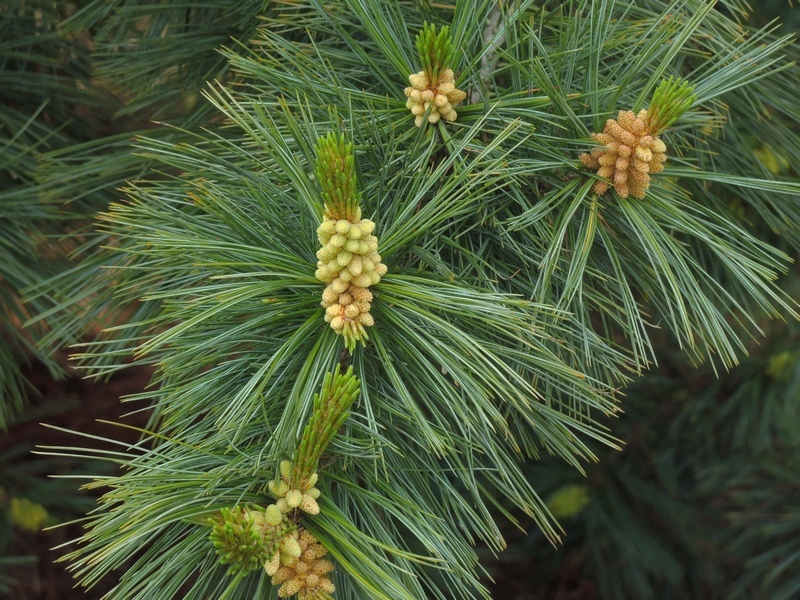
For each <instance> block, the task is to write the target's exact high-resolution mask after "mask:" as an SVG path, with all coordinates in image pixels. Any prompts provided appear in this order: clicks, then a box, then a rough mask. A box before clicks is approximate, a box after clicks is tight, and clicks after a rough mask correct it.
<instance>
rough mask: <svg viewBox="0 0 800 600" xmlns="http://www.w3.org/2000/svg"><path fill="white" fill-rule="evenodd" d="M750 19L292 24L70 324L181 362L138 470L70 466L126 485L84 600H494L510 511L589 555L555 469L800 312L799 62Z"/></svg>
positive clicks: (155, 158) (536, 13) (98, 355)
mask: <svg viewBox="0 0 800 600" xmlns="http://www.w3.org/2000/svg"><path fill="white" fill-rule="evenodd" d="M719 4H720V7H719V9H717V8H715V7H714V3H713V2H703V1H700V0H684V1H676V2H670V3H666V4H665V3H663V2H649V1H648V2H637V3H630V4H628V3H622V2H586V1H583V2H582V1H574V2H543V3H541V2H540V3H535V2H525V1H520V2H515V3H503V4H498V3H495V2H490V1H478V2H456V3H455V4H454V5H452V6H450V5H435V6H434V5H430V4H427V3H416V2H381V1H378V0H370V1H368V0H360V1H359V0H334V1H332V2H327V3H321V2H316V1H315V0H310V1H309V2H285V3H282V4H281V6H280V10H277V11H275V12H274V13H270V14H266V15H265V17H264V19H263V21H262V25H263V27H261V28H260V29H259V33H258V38H257V39H256V40H254V41H253V42H251V43H249V44H242V45H239V46H231V48H230V49H228V50H225V57H226V58H227V60H228V61H229V64H230V68H231V71H230V72H231V74H232V75H231V77H230V79H229V80H227V81H222V82H220V83H218V84H215V85H213V86H211V87H209V88H208V90H207V93H206V97H207V101H208V106H210V107H213V109H214V110H215V111H217V113H218V114H219V115H221V116H222V117H223V120H222V121H219V120H214V121H212V122H211V124H210V125H209V127H207V128H205V129H203V130H192V131H189V130H186V131H182V132H181V134H180V135H181V137H182V139H181V141H180V142H177V141H176V140H175V139H170V137H169V136H163V135H158V134H156V135H152V136H144V137H142V138H141V139H140V141H139V142H138V145H139V148H138V154H139V155H140V156H141V158H142V159H144V160H146V161H149V162H150V164H152V165H155V166H156V171H155V172H154V173H153V174H151V175H149V176H148V177H147V178H146V179H144V180H138V181H132V182H130V183H129V184H127V186H126V189H125V199H124V200H122V201H119V202H117V203H114V204H113V205H112V206H111V207H110V208H109V210H108V211H107V212H106V213H104V214H103V215H101V217H100V223H101V228H102V230H103V232H104V234H105V235H106V236H107V241H108V244H107V245H109V246H110V248H108V249H107V250H106V251H103V252H101V253H100V254H98V255H97V257H95V258H91V259H90V260H89V261H88V263H87V265H88V266H87V267H85V268H84V270H82V271H80V273H86V272H91V269H92V267H93V266H95V265H98V264H103V265H111V266H114V267H115V268H114V269H113V270H109V269H104V270H102V272H101V273H97V274H96V279H94V280H92V281H91V283H89V284H85V285H84V286H83V287H82V288H81V289H80V290H78V291H77V292H74V291H71V292H68V293H64V294H63V295H62V297H63V298H67V301H66V305H71V306H83V305H85V303H84V300H85V299H86V298H89V299H90V300H91V308H90V309H88V311H87V314H84V315H78V316H75V315H74V313H69V315H68V316H66V317H65V318H66V319H68V320H69V321H68V322H69V323H71V324H72V325H69V326H66V327H65V331H70V332H74V331H75V330H76V327H78V325H77V324H79V323H81V322H82V321H81V319H83V322H86V321H87V320H90V319H91V317H92V316H94V315H97V314H102V313H104V312H109V311H111V310H113V309H115V308H116V307H119V306H121V305H131V306H134V307H135V310H134V311H133V312H131V314H129V315H128V317H127V319H126V320H125V321H124V322H121V323H119V324H116V325H115V326H113V327H111V328H110V330H109V332H108V337H104V338H101V339H99V340H97V341H95V342H93V343H90V344H88V346H87V347H85V349H84V350H83V351H82V352H81V354H80V357H79V358H80V360H81V361H82V363H83V364H84V365H85V367H86V368H87V369H89V372H91V373H94V374H97V375H103V374H108V373H110V372H113V371H114V370H116V369H119V368H122V366H123V365H124V364H125V363H123V360H124V359H125V358H127V357H129V356H132V357H133V361H134V362H135V363H143V364H151V365H154V366H155V367H156V375H155V377H154V380H153V386H152V388H151V389H149V390H148V391H147V392H145V393H143V394H140V395H137V396H136V397H133V398H131V399H130V400H131V401H138V402H140V403H142V407H143V408H144V409H150V410H151V415H152V416H151V420H150V425H149V427H148V430H147V431H143V432H142V433H143V440H142V443H141V444H139V445H138V446H137V448H135V449H131V450H129V449H127V448H122V447H121V448H120V451H119V452H118V453H108V454H105V455H100V454H99V453H94V452H92V451H91V450H80V449H75V450H71V451H69V453H70V454H78V455H88V456H98V457H99V458H106V459H107V460H110V461H112V462H114V463H117V464H120V465H123V466H124V467H125V468H124V469H123V470H122V471H121V472H120V474H119V475H117V476H114V477H110V478H104V479H98V480H96V481H93V482H92V483H90V484H88V486H89V487H91V488H100V487H102V488H106V487H107V488H109V489H108V491H107V492H106V493H105V494H104V495H103V497H102V498H101V500H100V506H99V508H98V510H97V511H96V512H94V513H92V514H91V515H90V516H89V517H87V519H88V520H87V532H86V534H85V535H84V536H83V539H82V540H81V544H80V545H79V546H78V548H77V549H75V550H72V551H71V552H70V553H69V554H68V555H67V560H69V562H70V563H71V568H72V569H74V571H75V574H76V576H77V578H78V579H79V581H80V583H82V584H83V585H86V586H91V585H92V584H94V583H96V582H97V581H98V579H99V578H101V577H102V576H104V575H105V574H108V573H110V572H111V571H113V570H114V569H117V568H123V567H124V572H122V573H121V577H120V580H119V583H118V585H117V586H116V587H115V589H114V592H113V593H112V596H113V597H115V598H156V597H158V598H169V597H176V596H178V595H182V596H184V597H189V598H253V597H262V596H265V597H276V596H278V597H289V596H293V595H294V594H297V595H298V597H300V598H326V597H329V596H330V595H331V594H334V597H336V598H364V597H369V598H391V599H397V598H428V597H430V598H473V597H479V596H487V595H488V592H487V590H486V589H485V588H484V587H483V585H482V584H481V582H480V580H479V572H480V567H479V565H478V562H477V554H476V552H475V550H474V545H475V544H476V543H478V542H482V543H484V544H486V545H487V546H488V547H489V548H491V549H492V550H493V551H500V550H502V549H503V547H504V541H503V538H502V535H501V531H500V529H499V527H498V524H497V513H498V512H500V513H501V514H503V515H505V516H511V515H512V511H520V514H523V515H525V518H526V519H531V520H532V521H533V522H534V523H535V524H536V526H537V527H538V528H539V529H540V530H541V531H542V532H543V535H544V536H545V537H546V538H547V539H549V540H551V541H554V542H555V541H557V540H558V539H559V535H560V529H559V527H558V525H557V524H556V523H555V520H554V518H553V515H552V514H551V512H550V511H549V510H548V508H547V506H546V505H545V504H544V503H543V502H542V500H541V498H540V493H539V490H538V485H537V484H536V480H535V479H531V478H528V477H527V476H526V473H525V470H524V464H525V462H526V461H537V460H540V459H542V458H543V457H545V456H552V457H554V458H555V459H558V460H559V461H561V464H562V465H563V464H564V463H566V465H568V466H570V467H571V468H573V469H574V470H575V471H576V472H578V473H580V472H582V471H583V470H584V469H585V467H586V465H587V464H588V463H591V462H592V461H594V460H596V456H597V455H598V454H600V452H601V450H600V448H602V447H603V446H609V447H617V446H618V441H617V440H616V438H615V434H616V433H617V432H616V431H615V421H613V420H612V419H611V417H613V416H614V415H615V414H616V413H617V412H618V411H619V407H620V404H619V403H620V400H621V394H620V391H621V390H622V388H623V386H624V385H625V384H626V383H627V382H628V381H629V380H630V379H631V378H632V377H634V376H636V375H639V374H641V373H642V372H644V371H645V370H647V369H648V368H650V367H651V366H652V365H653V364H654V363H655V361H656V360H657V359H658V358H659V354H658V351H657V346H656V344H655V343H654V340H656V339H657V336H658V337H660V336H661V334H660V331H659V328H660V329H662V330H663V331H664V333H665V335H670V336H673V338H674V340H675V343H676V344H677V345H678V346H679V347H680V348H681V350H682V351H683V352H684V353H685V356H686V357H687V358H688V360H690V361H692V362H693V363H696V362H700V361H703V360H706V361H708V362H709V363H710V364H711V365H712V366H714V368H728V367H730V366H732V365H733V364H734V363H735V362H736V361H737V359H738V358H737V357H738V356H739V354H741V353H742V352H744V351H745V350H746V349H747V345H746V342H745V340H746V338H747V336H751V335H756V334H758V332H759V323H761V321H762V319H763V318H764V317H786V318H789V319H794V318H795V317H796V313H795V312H794V311H795V309H796V305H795V303H794V301H793V300H792V299H791V297H790V296H789V295H787V294H785V293H784V292H782V291H781V289H780V286H779V285H777V284H776V280H777V279H778V277H779V276H780V274H781V273H782V272H784V271H785V270H786V268H787V266H788V264H789V262H790V260H791V258H790V257H791V256H792V255H794V254H796V252H797V248H798V241H800V238H798V235H797V227H796V225H797V223H798V222H800V220H798V214H797V203H796V199H797V195H798V192H800V185H799V184H798V183H797V181H796V173H795V172H792V173H791V176H790V177H777V176H775V175H774V174H773V173H772V172H770V171H769V169H767V168H766V167H765V165H764V164H763V162H762V160H763V156H764V154H763V152H764V150H765V149H778V148H780V149H781V151H783V152H784V153H785V156H786V158H787V160H788V161H789V162H790V163H791V164H792V165H793V164H796V161H795V160H794V159H795V158H796V157H797V155H798V154H800V139H798V137H797V134H796V131H795V130H794V129H792V125H796V118H797V101H796V99H795V98H793V97H792V92H791V90H792V85H791V84H787V81H789V82H796V81H797V79H798V71H797V69H796V67H795V66H794V65H793V64H792V63H790V62H787V61H786V60H785V58H784V57H783V54H784V53H787V52H794V49H793V48H791V47H790V43H791V39H790V38H789V37H780V36H778V35H776V34H775V32H774V31H773V30H771V29H765V30H759V31H753V32H748V31H746V30H745V28H744V27H743V26H742V24H741V22H740V19H741V18H742V17H743V14H744V13H743V11H744V3H741V2H736V1H729V2H720V3H719ZM94 6H95V7H97V6H99V5H98V4H96V3H95V5H94ZM131 6H135V3H132V4H131ZM154 10H155V9H154ZM167 12H168V11H167ZM153 18H154V19H156V21H155V22H158V21H157V18H156V17H153ZM130 22H132V23H136V21H135V20H134V21H130ZM130 22H129V23H130ZM215 22H216V21H215ZM112 23H113V20H112ZM113 28H114V26H110V29H108V30H109V31H110V30H113ZM158 39H159V40H160V39H161V38H158ZM187 39H191V36H188V38H187ZM176 40H177V42H178V43H180V38H176ZM163 43H164V44H166V45H167V47H174V46H169V44H171V43H172V42H171V41H170V40H169V39H168V36H166V37H165V41H164V42H163ZM153 44H154V46H157V44H158V42H156V41H155V40H154V41H153ZM184 51H187V50H184V49H183V48H181V52H184ZM180 56H181V54H175V55H173V57H175V58H180ZM109 64H110V65H111V66H110V67H109V68H110V69H111V70H113V69H115V68H116V69H118V70H120V69H122V68H123V65H124V59H122V58H120V60H119V61H117V60H116V57H115V58H114V61H113V62H111V63H109ZM114 65H116V67H115V66H114ZM220 68H222V67H220ZM130 72H131V73H132V75H133V76H135V75H136V74H137V70H136V69H131V71H130ZM153 94H157V89H156V88H153ZM142 98H143V99H142V100H141V103H142V106H149V105H150V104H149V103H150V102H152V100H151V96H149V93H145V94H144V95H143V96H142ZM189 129H191V128H189ZM186 140H189V141H188V142H187V141H186ZM759 152H761V153H759ZM759 157H762V158H759ZM776 240H778V241H776ZM770 241H773V242H774V243H770ZM779 246H780V249H779ZM103 286H105V289H106V290H107V291H103ZM89 292H91V293H89ZM349 369H352V370H349ZM625 402H629V400H627V399H626V400H625ZM633 402H634V405H635V403H636V400H635V398H634V400H633ZM622 406H625V403H624V402H623V404H622ZM111 441H113V440H111ZM54 452H56V453H59V451H57V450H55V451H54ZM312 490H315V491H313V492H312ZM131 559H134V560H133V562H132V563H131V562H130V561H131ZM261 565H264V566H263V567H262V566H261ZM665 568H666V566H665ZM312 575H313V576H314V577H312ZM334 590H335V592H334ZM609 593H612V594H613V590H611V592H609Z"/></svg>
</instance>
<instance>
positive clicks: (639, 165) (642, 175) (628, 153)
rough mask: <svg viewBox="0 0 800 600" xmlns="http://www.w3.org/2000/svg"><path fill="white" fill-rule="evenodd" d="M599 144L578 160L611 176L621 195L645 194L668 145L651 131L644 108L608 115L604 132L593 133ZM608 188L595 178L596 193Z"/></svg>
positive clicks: (664, 159) (661, 165) (642, 196)
mask: <svg viewBox="0 0 800 600" xmlns="http://www.w3.org/2000/svg"><path fill="white" fill-rule="evenodd" d="M592 137H593V138H594V139H595V140H596V141H597V142H598V143H600V144H603V147H601V148H595V149H594V150H592V152H591V154H585V153H584V154H581V156H580V159H581V162H582V163H583V164H584V165H586V166H587V167H589V168H590V169H597V174H598V175H599V176H600V177H605V178H607V179H610V180H611V182H612V185H613V186H614V189H616V190H617V194H619V195H620V196H621V197H622V198H627V197H628V194H630V195H632V196H633V197H634V198H644V194H645V192H646V191H647V188H649V187H650V173H660V172H661V171H663V170H664V161H666V160H667V155H666V154H665V152H666V151H667V147H666V146H665V145H664V142H662V141H661V139H660V138H658V137H657V136H653V135H650V128H649V125H648V120H647V111H646V110H641V111H639V114H638V115H635V114H633V112H631V111H629V110H621V111H619V115H618V116H617V119H616V120H614V119H609V120H608V121H606V125H605V127H604V128H603V133H593V134H592ZM606 190H608V183H606V182H605V181H598V182H597V183H596V184H595V186H594V191H595V193H597V194H602V193H604V192H605V191H606Z"/></svg>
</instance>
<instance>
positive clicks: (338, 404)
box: [291, 365, 360, 482]
mask: <svg viewBox="0 0 800 600" xmlns="http://www.w3.org/2000/svg"><path fill="white" fill-rule="evenodd" d="M359 391H360V390H359V381H358V378H357V377H355V376H354V375H353V367H350V368H348V369H347V371H346V372H344V373H341V370H340V368H339V365H336V369H335V370H334V372H333V374H331V373H326V374H325V379H324V380H323V381H322V391H321V392H320V393H319V394H316V395H315V396H314V406H313V407H312V410H311V417H310V418H309V420H308V423H306V426H305V428H304V429H303V433H302V434H301V436H300V443H299V445H298V447H297V452H296V455H295V458H294V461H293V468H294V469H295V474H293V476H292V477H291V480H292V481H297V482H303V481H307V480H308V479H310V478H311V476H312V475H313V474H314V473H316V471H317V465H318V464H319V459H320V458H321V457H322V453H323V452H325V450H326V448H327V447H328V444H330V443H331V440H332V439H333V437H334V436H335V435H336V433H337V432H338V431H339V429H340V428H341V427H342V425H343V424H344V422H345V421H346V420H347V417H348V416H350V413H349V410H350V407H351V406H352V405H353V402H355V400H356V398H357V397H358V394H359Z"/></svg>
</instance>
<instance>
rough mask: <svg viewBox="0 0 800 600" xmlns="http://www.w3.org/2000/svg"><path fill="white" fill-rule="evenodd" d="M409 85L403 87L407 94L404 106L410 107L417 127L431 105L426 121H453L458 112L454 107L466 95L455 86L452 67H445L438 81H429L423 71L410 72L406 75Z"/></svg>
mask: <svg viewBox="0 0 800 600" xmlns="http://www.w3.org/2000/svg"><path fill="white" fill-rule="evenodd" d="M408 81H409V83H411V86H409V87H407V88H406V89H405V94H406V96H408V100H407V101H406V108H409V109H411V112H412V114H413V115H414V117H415V119H414V123H415V124H416V126H417V127H419V126H420V125H422V121H423V119H424V118H425V112H426V111H427V110H428V107H431V112H430V114H429V115H428V122H430V123H437V122H438V121H439V119H444V120H445V121H455V120H456V118H457V117H458V113H456V111H455V107H456V106H458V104H459V103H460V102H461V101H462V100H463V99H464V98H466V97H467V95H466V94H465V93H464V92H462V91H461V90H459V89H456V86H455V74H454V73H453V70H452V69H445V70H444V72H443V73H442V75H441V76H440V77H439V79H438V81H431V79H430V78H429V77H428V75H427V74H426V73H425V71H420V72H419V73H412V74H411V75H409V76H408Z"/></svg>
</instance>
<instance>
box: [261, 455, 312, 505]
mask: <svg viewBox="0 0 800 600" xmlns="http://www.w3.org/2000/svg"><path fill="white" fill-rule="evenodd" d="M280 469H281V477H280V479H277V480H275V481H270V482H269V483H268V484H267V488H268V489H269V493H270V494H272V497H273V498H275V499H276V500H277V502H276V503H275V504H274V505H272V506H275V507H276V508H277V509H278V511H279V512H280V513H281V514H282V515H284V514H286V513H288V512H291V511H293V510H294V509H296V508H299V509H300V510H302V511H303V512H304V513H308V514H309V515H318V514H319V505H318V504H317V498H319V495H320V491H319V490H318V489H317V488H315V487H314V485H315V484H316V483H317V480H318V476H317V474H316V473H313V474H312V475H311V476H310V477H309V478H308V479H307V480H305V481H303V482H302V483H300V484H299V485H296V486H295V485H294V483H293V482H292V479H291V473H292V463H291V462H289V461H288V460H283V461H281V467H280ZM267 510H268V511H269V507H268V508H267Z"/></svg>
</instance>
